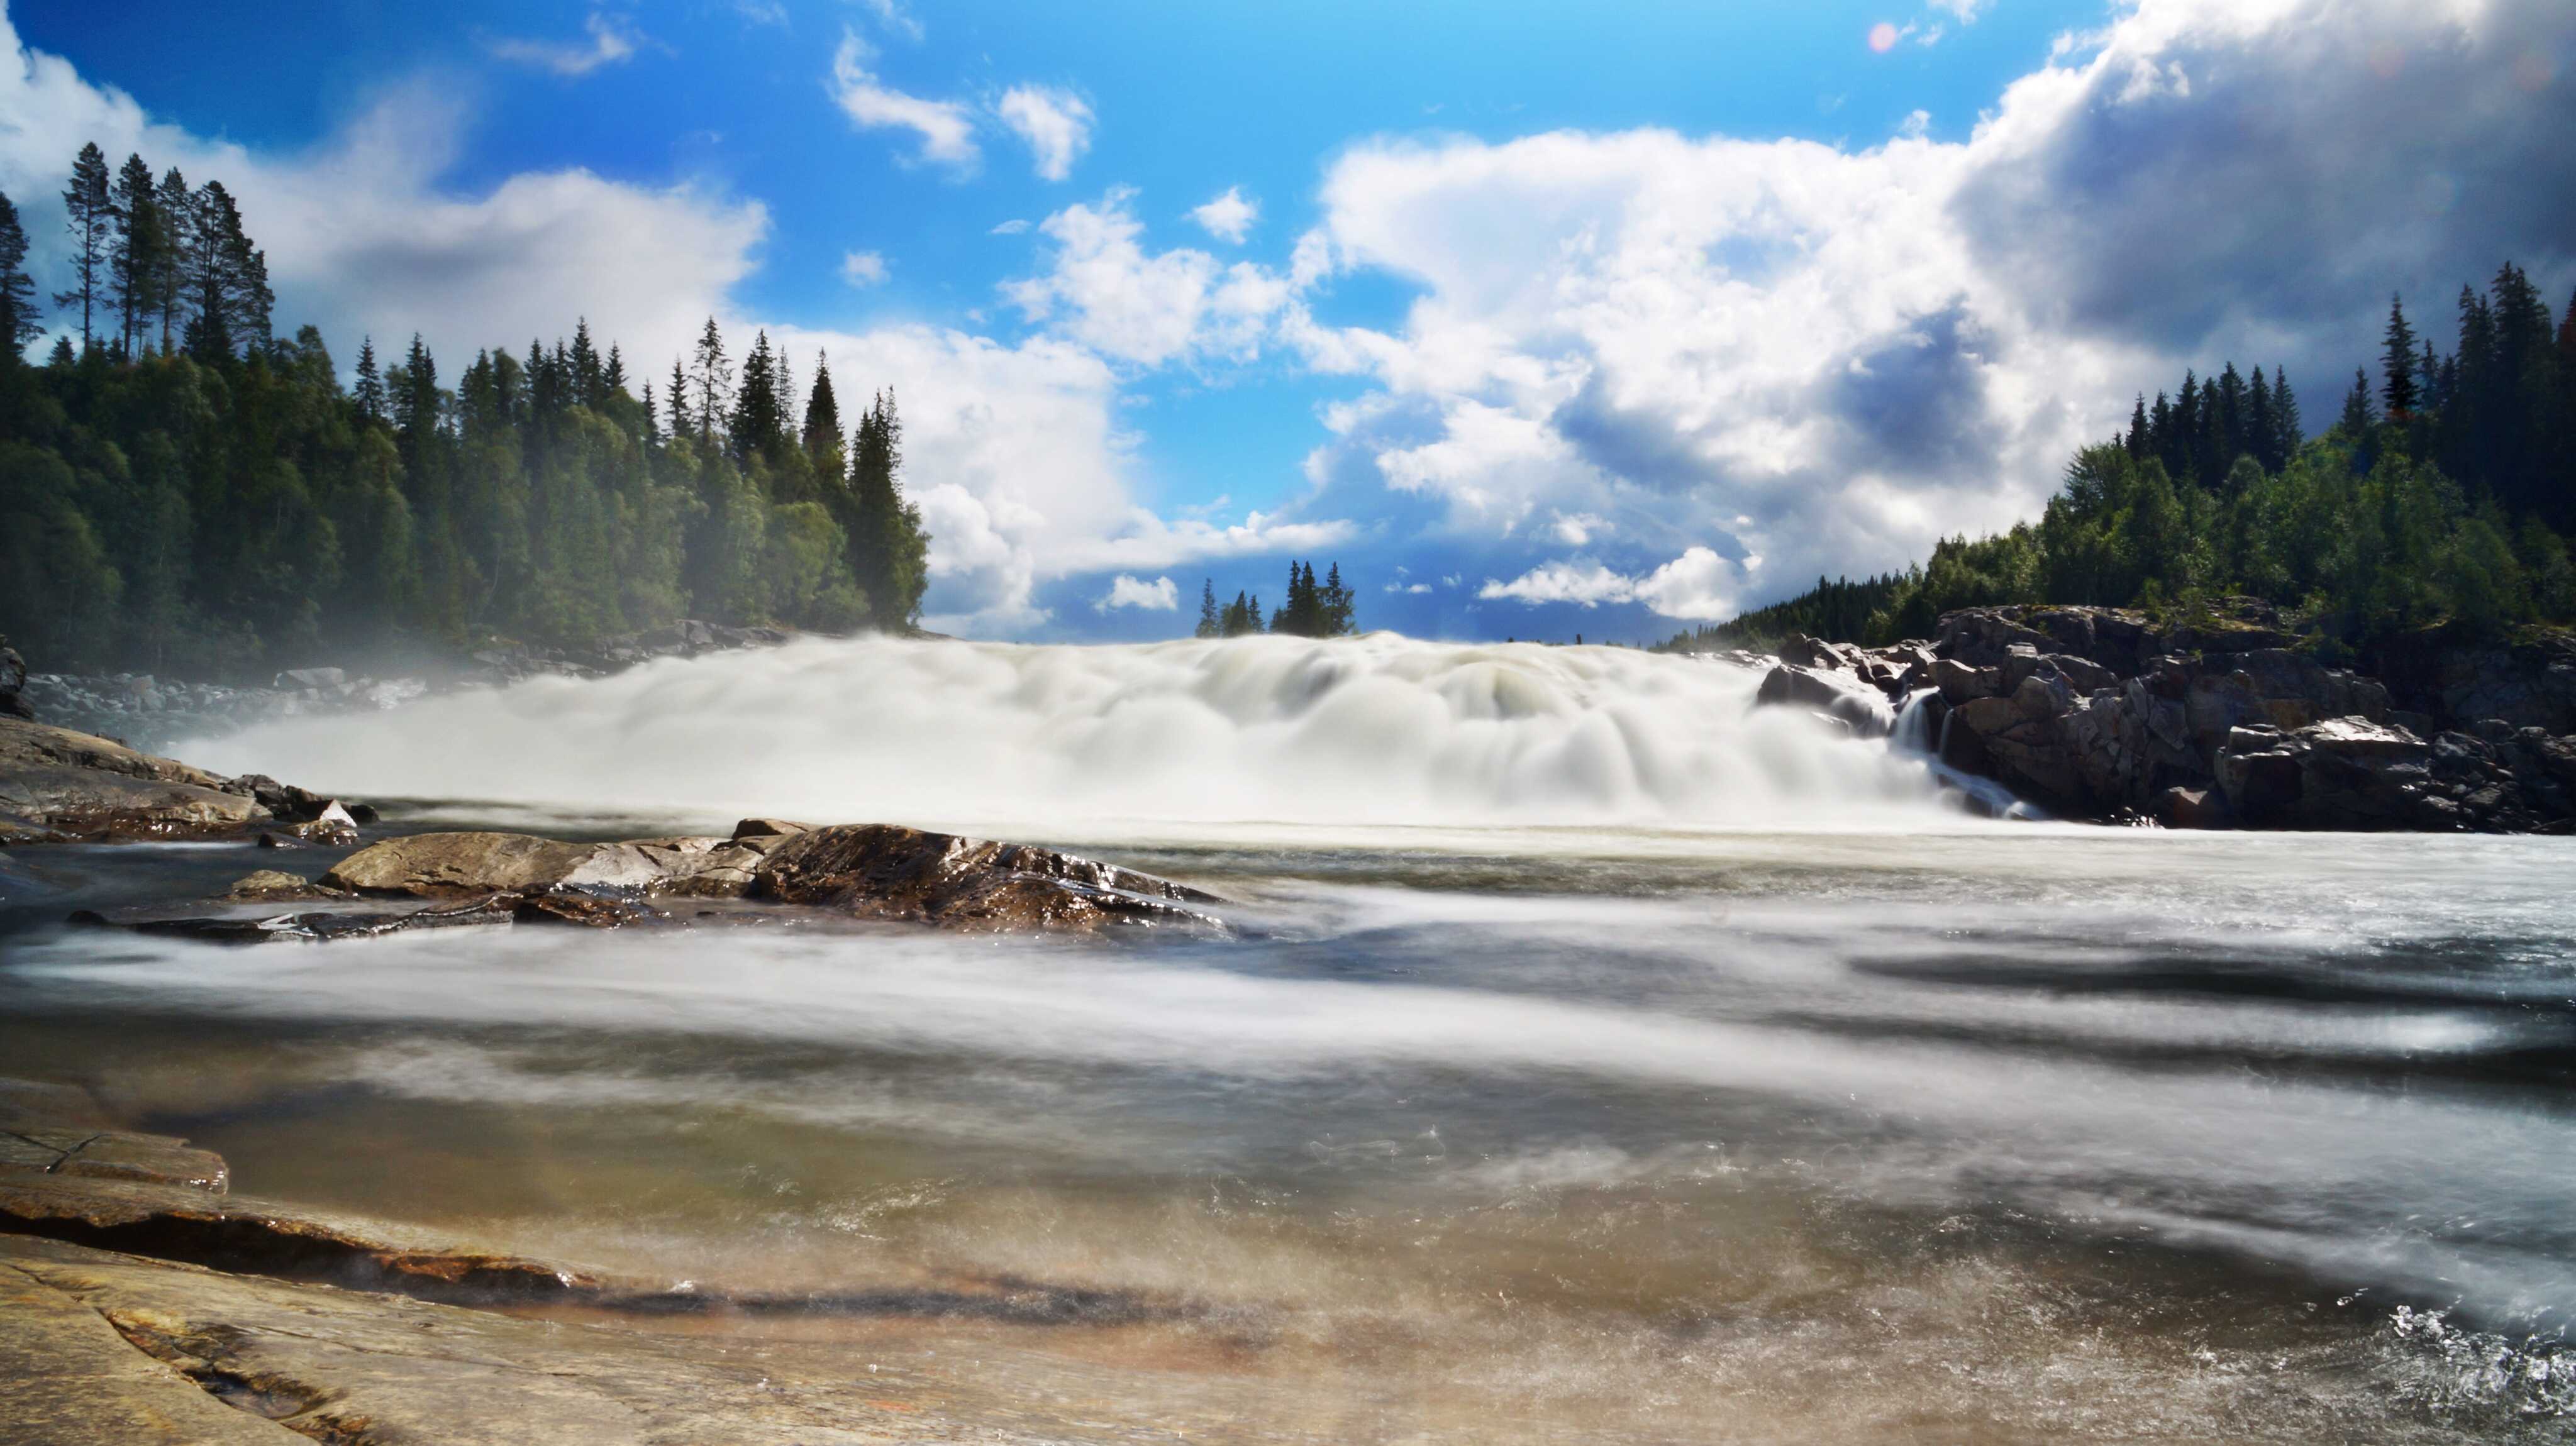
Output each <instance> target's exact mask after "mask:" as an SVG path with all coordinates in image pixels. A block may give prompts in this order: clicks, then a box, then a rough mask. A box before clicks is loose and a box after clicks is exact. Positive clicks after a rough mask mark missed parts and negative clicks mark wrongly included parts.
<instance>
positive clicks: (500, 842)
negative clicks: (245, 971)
mask: <svg viewBox="0 0 2576 1446" xmlns="http://www.w3.org/2000/svg"><path fill="white" fill-rule="evenodd" d="M594 852H596V846H593V845H587V844H568V843H558V842H557V841H555V840H553V839H550V838H538V837H535V836H534V835H531V834H523V833H420V834H410V835H407V836H405V837H402V838H389V839H386V840H385V841H384V842H382V843H379V844H376V845H374V846H372V847H369V848H365V849H361V850H359V851H358V852H356V853H354V854H351V855H350V856H349V857H347V858H345V859H342V860H341V861H340V862H339V863H337V864H335V865H333V866H332V869H331V871H330V872H329V873H326V874H324V875H323V876H322V882H323V883H324V884H327V885H329V886H330V887H332V888H338V889H347V890H349V891H351V892H353V893H359V894H376V895H386V894H406V895H411V896H413V897H417V898H440V897H452V896H455V895H459V894H477V893H527V892H529V891H531V890H535V889H543V888H550V887H552V886H554V885H556V884H558V883H561V882H563V881H564V880H565V878H566V877H567V876H569V875H570V874H571V873H572V872H573V871H574V870H575V869H576V868H578V867H580V866H581V865H582V864H584V863H586V862H588V861H589V859H590V857H591V855H592V854H593V853H594Z"/></svg>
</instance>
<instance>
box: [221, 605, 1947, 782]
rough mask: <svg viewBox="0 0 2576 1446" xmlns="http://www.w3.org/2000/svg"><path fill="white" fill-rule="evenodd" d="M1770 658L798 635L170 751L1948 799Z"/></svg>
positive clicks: (304, 773) (460, 762)
mask: <svg viewBox="0 0 2576 1446" xmlns="http://www.w3.org/2000/svg"><path fill="white" fill-rule="evenodd" d="M1758 682H1759V678H1758V677H1757V676H1756V675H1754V674H1752V673H1750V672H1748V671H1746V670H1744V669H1741V668H1736V667H1731V666H1728V665H1725V664H1721V663H1716V662H1712V661H1708V660H1703V659H1693V658H1683V657H1668V656H1661V655H1655V654H1649V653H1644V652H1638V651H1634V650H1629V649H1620V648H1603V647H1593V648H1557V647H1544V646H1539V645H1536V644H1519V645H1506V646H1499V647H1497V646H1472V645H1463V644H1450V643H1431V642H1421V641H1416V640H1413V639H1407V638H1400V637H1396V636H1394V635H1391V634H1373V635H1371V636H1368V637H1364V638H1354V639H1340V640H1334V641H1329V642H1315V641H1307V640H1301V639H1292V638H1242V639H1235V640H1231V641H1227V642H1199V641H1183V642H1172V643H1158V644H1148V645H1142V646H1131V647H1060V646H1059V647H1030V646H1016V645H1006V644H989V643H964V642H909V641H902V640H897V639H888V638H860V639H851V640H828V639H807V640H802V641H799V642H797V643H794V644H791V645H789V646H787V647H782V648H777V649H772V650H764V651H749V652H736V653H726V654H721V655H717V656H713V657H706V658H700V659H696V660H693V661H685V662H683V661H676V660H674V661H665V662H661V663H657V664H653V665H650V666H646V667H641V668H636V669H634V670H631V671H629V672H626V673H622V674H619V675H617V676H615V677H611V678H605V679H600V680H596V681H572V680H567V679H554V678H547V679H537V680H533V681H530V682H526V683H522V684H519V685H517V686H515V687H512V688H508V689H505V690H493V691H476V692H468V693H463V694H459V695H455V696H451V697H447V698H442V699H438V700H434V701H430V702H425V703H421V704H417V705H414V706H410V707H407V708H403V709H400V710H396V711H393V712H387V713H381V714H373V715H366V716H358V717H346V716H344V717H334V718H306V719H287V720H280V721H277V722H274V723H270V724H265V725H262V726H260V727H257V728H253V729H251V730H249V731H247V732H244V733H240V734H237V735H234V736H232V737H229V738H224V739H221V740H210V741H203V742H197V743H191V744H188V745H186V746H185V747H184V748H183V749H182V750H181V751H182V752H183V753H184V754H185V755H186V756H188V757H190V758H192V759H195V760H197V761H199V762H202V763H204V764H205V765H206V766H208V767H213V768H218V769H223V770H227V771H232V772H253V771H256V772H265V773H271V774H274V775H276V776H278V777H281V778H288V779H291V780H293V781H296V782H300V783H304V784H306V785H307V786H311V787H321V788H329V789H334V790H340V791H344V792H348V793H351V794H356V795H361V796H373V797H413V798H448V799H459V798H462V799H486V800H510V801H520V802H545V803H568V804H601V803H607V802H612V801H613V802H614V803H616V804H617V805H618V806H621V807H624V808H627V809H630V810H632V809H649V808H654V807H660V808H665V809H671V810H678V811H688V812H699V813H723V812H726V811H728V810H733V811H745V812H748V811H754V810H763V811H778V812H782V813H785V814H787V815H789V816H797V817H812V818H828V819H871V818H892V819H902V820H905V821H907V822H919V823H949V824H957V825H965V824H974V825H979V826H984V827H999V826H1009V825H1020V826H1028V825H1031V824H1036V825H1042V826H1048V827H1055V828H1061V827H1063V826H1064V825H1065V824H1066V823H1068V822H1069V821H1073V820H1086V819H1088V820H1099V819H1157V820H1171V821H1176V822H1202V823H1211V822H1226V821H1237V820H1263V821H1271V822H1291V823H1310V824H1345V823H1408V824H1418V823H1511V824H1529V823H1579V824H1597V823H1611V822H1655V823H1682V824H1707V823H1714V824H1728V825H1760V826H1784V825H1785V826H1803V825H1813V824H1835V823H1857V822H1867V823H1873V824H1878V825H1891V824H1893V825H1902V824H1904V823H1905V822H1907V821H1908V820H1912V821H1915V822H1917V823H1933V822H1937V821H1940V820H1943V819H1956V818H1957V817H1958V815H1957V814H1955V813H1953V812H1951V811H1949V810H1947V809H1945V808H1944V807H1943V806H1942V805H1941V804H1940V803H1939V802H1938V797H1939V789H1938V786H1937V782H1936V780H1935V779H1934V778H1933V776H1932V774H1931V772H1930V770H1929V769H1928V768H1927V767H1926V766H1925V764H1924V763H1923V762H1922V760H1921V759H1920V758H1918V757H1916V756H1914V755H1912V754H1910V753H1908V752H1906V751H1904V750H1901V749H1891V748H1890V747H1889V746H1888V745H1887V744H1886V743H1884V742H1876V741H1866V742H1864V741H1854V740H1851V739H1848V738H1841V737H1837V736H1835V734H1834V733H1833V731H1832V730H1831V729H1830V727H1829V726H1828V725H1825V724H1822V723H1820V722H1819V721H1818V720H1816V719H1813V718H1810V717H1807V716H1805V715H1804V714H1802V713H1799V712H1797V711H1795V710H1789V709H1762V710H1758V711H1757V710H1755V709H1753V707H1752V702H1753V694H1754V690H1755V687H1756V685H1757V684H1758Z"/></svg>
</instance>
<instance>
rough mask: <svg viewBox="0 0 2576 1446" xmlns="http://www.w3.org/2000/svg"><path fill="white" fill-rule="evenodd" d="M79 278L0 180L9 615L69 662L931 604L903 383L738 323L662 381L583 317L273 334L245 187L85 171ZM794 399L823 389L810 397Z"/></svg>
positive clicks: (0, 514) (225, 667)
mask: <svg viewBox="0 0 2576 1446" xmlns="http://www.w3.org/2000/svg"><path fill="white" fill-rule="evenodd" d="M64 202H65V204H66V206H67V208H68V210H69V213H70V224H71V227H72V233H73V234H72V237H71V241H72V247H73V255H74V261H75V273H74V274H75V284H74V286H73V287H71V288H70V289H68V290H66V291H64V292H62V293H59V294H57V295H55V296H53V297H52V298H51V301H52V303H53V305H54V307H55V308H57V312H56V315H57V316H58V317H59V318H60V323H61V324H62V325H63V326H65V327H67V328H69V329H70V330H72V331H76V333H77V335H78V337H79V341H78V343H77V344H75V343H74V342H73V341H72V340H71V338H70V336H68V335H66V336H65V337H64V338H63V339H62V340H61V341H60V342H58V343H57V345H56V346H55V347H54V348H53V351H52V354H51V356H50V357H49V358H48V359H47V360H45V361H44V362H43V363H41V364H30V362H29V361H28V360H27V359H26V358H25V356H24V355H23V349H24V348H25V347H26V345H27V343H29V342H30V341H31V340H33V339H35V338H36V337H38V336H41V335H42V334H43V333H44V331H45V330H46V329H47V327H46V325H45V320H44V318H45V315H46V313H45V312H44V311H43V309H42V302H41V300H40V298H39V297H38V296H37V294H36V288H35V286H34V283H33V281H32V280H31V279H30V277H29V276H28V274H27V269H26V262H27V254H28V249H29V241H28V237H27V235H26V232H25V229H24V227H23V225H22V224H21V222H20V220H19V217H18V213H17V208H16V206H15V205H14V204H13V203H11V202H10V200H9V199H8V198H6V197H5V196H0V328H5V335H6V338H7V341H8V343H9V344H8V345H7V346H5V347H0V633H5V634H6V635H7V636H8V637H10V638H11V639H12V640H13V641H14V642H15V644H16V645H17V646H18V647H20V648H21V649H23V650H24V651H26V652H27V653H28V655H29V656H31V657H34V658H40V659H42V660H44V664H45V665H46V666H49V667H53V668H59V669H64V670H82V669H89V670H105V669H109V668H132V669H139V670H149V671H156V672H169V673H176V674H180V675H183V676H200V677H219V676H228V675H229V676H243V675H249V676H256V675H258V674H260V673H262V672H264V671H266V670H270V669H274V668H278V667H291V666H296V665H298V664H299V663H301V662H305V661H310V660H315V659H323V658H328V657H332V656H338V655H345V654H346V653H347V652H350V651H353V650H359V649H385V648H397V649H401V648H408V649H412V650H415V651H450V650H455V649H461V648H472V647H480V646H484V645H487V644H489V643H492V642H498V641H516V642H528V643H536V644H560V643H565V642H577V641H586V640H590V639H596V638H599V637H602V636H606V635H612V634H617V633H623V632H629V631H634V630H638V629H642V628H648V627H653V626H657V625H659V624H662V623H665V622H669V621H671V620H673V619H676V618H680V617H684V616H690V617H699V618H704V619H707V620H710V621H715V622H723V623H730V624H734V625H750V624H759V623H777V624H787V625H792V626H796V627H802V628H811V629H818V630H824V631H832V632H846V631H851V630H855V629H860V628H875V629H884V630H895V631H900V630H903V629H905V628H907V627H909V626H911V625H913V624H914V623H915V622H916V621H917V619H918V617H919V614H920V608H921V597H922V591H923V588H924V585H925V583H926V581H927V576H926V573H927V549H928V541H929V539H928V537H927V535H926V534H925V533H924V532H923V530H922V524H921V516H920V513H919V511H918V510H917V509H916V508H915V507H913V506H912V505H911V504H909V503H908V502H906V501H905V500H904V496H903V489H902V482H901V475H902V468H903V424H902V421H901V419H900V417H899V415H898V413H897V410H896V405H895V398H894V395H893V393H892V391H891V390H883V391H878V392H875V393H874V394H873V395H870V396H868V397H866V398H865V399H864V400H859V399H855V398H854V400H853V403H852V405H851V408H850V411H851V413H852V415H848V416H845V415H844V413H843V411H842V407H841V403H840V401H839V397H838V393H837V392H836V391H835V389H834V385H833V379H832V376H831V373H830V370H829V367H828V364H827V362H826V360H825V359H823V358H819V357H818V358H816V359H815V362H814V370H813V374H812V381H811V384H810V386H805V387H800V386H799V385H798V379H797V377H796V376H795V374H794V365H793V363H792V361H791V359H790V358H789V357H787V356H786V355H784V354H783V353H781V352H779V351H778V350H776V349H774V348H773V347H772V346H771V345H770V342H769V339H768V336H767V335H766V333H762V334H760V335H758V336H755V337H754V338H753V339H752V341H751V343H750V344H749V346H748V347H747V348H745V347H742V346H741V344H740V339H739V338H730V339H729V338H727V337H726V336H724V335H723V333H722V332H721V330H720V329H719V328H718V327H717V325H716V323H715V322H714V320H713V319H710V320H709V321H708V322H707V325H706V329H705V331H704V332H703V334H702V335H701V336H700V337H699V339H698V340H697V342H696V344H695V346H694V347H693V348H692V349H691V351H690V353H689V355H687V356H686V357H685V358H682V359H680V360H679V361H677V362H675V363H674V365H673V368H672V370H671V372H670V374H669V376H668V377H667V378H666V379H662V380H660V382H659V385H658V386H657V384H656V381H655V380H654V379H651V378H646V377H642V376H638V375H636V374H635V373H634V372H632V371H630V369H629V363H628V361H627V359H626V358H625V356H624V355H623V354H622V352H621V350H620V348H619V346H618V345H617V344H616V343H615V342H614V341H613V340H612V341H609V342H607V343H606V345H605V347H604V348H603V345H602V342H601V339H599V338H594V337H593V336H592V335H591V334H590V332H589V329H588V326H587V325H586V324H584V325H582V326H579V327H576V329H575V330H574V333H573V335H572V336H571V337H569V338H560V337H559V338H553V339H543V338H540V339H536V340H531V341H529V342H528V343H527V344H526V348H525V350H523V351H519V352H515V353H514V352H513V351H512V350H510V349H509V348H508V347H507V346H495V347H492V348H490V349H488V350H485V351H482V352H479V353H477V354H476V355H475V356H474V357H473V358H472V360H471V361H468V362H466V363H465V364H464V365H462V366H461V367H459V366H455V364H454V362H453V359H450V361H449V362H448V366H449V367H450V368H451V370H449V371H446V372H444V373H442V371H441V362H440V359H439V358H437V357H435V356H433V355H432V354H431V352H430V349H429V348H428V347H427V346H425V345H423V344H422V342H421V341H420V340H419V339H418V338H417V337H414V338H412V339H410V341H409V343H408V345H407V346H403V345H393V346H389V347H388V348H387V349H386V351H385V352H384V353H383V354H379V351H378V349H377V347H376V344H375V341H374V339H372V338H368V339H364V340H362V341H361V342H360V344H359V351H358V356H357V358H356V365H355V367H354V375H355V381H354V383H353V384H349V385H344V384H343V382H342V379H341V371H340V367H339V365H338V363H337V361H336V360H335V359H334V357H333V356H332V354H331V351H330V349H329V348H328V346H327V345H326V344H325V342H324V339H323V337H322V335H321V334H320V332H318V331H317V330H315V329H314V328H312V327H310V326H307V327H302V328H300V329H298V330H297V331H296V332H295V334H294V335H293V336H291V337H284V336H279V335H277V334H276V333H275V332H274V331H273V330H272V324H271V316H270V313H271V309H272V307H273V305H274V298H273V297H272V295H271V293H270V290H269V286H268V280H267V267H266V261H265V257H264V254H263V253H262V251H261V250H260V249H259V247H258V246H257V245H256V244H255V243H254V242H253V241H252V239H251V238H250V236H249V235H248V234H247V233H246V231H245V229H244V226H245V223H244V219H243V217H242V215H241V213H240V210H239V208H238V207H237V206H236V205H235V204H234V202H233V199H232V197H231V196H230V195H229V194H228V193H227V192H226V191H225V189H224V186H223V183H222V182H221V181H220V180H212V179H209V180H206V181H204V182H202V183H199V184H192V183H190V182H189V181H188V180H187V179H186V178H185V177H183V176H182V175H181V174H180V173H179V172H178V171H177V170H175V169H173V170H169V171H166V172H164V173H163V174H161V175H160V176H158V177H157V178H156V177H155V176H154V175H153V173H152V170H151V168H150V166H148V165H147V164H146V163H145V162H144V161H143V160H142V158H140V157H139V156H136V157H128V158H127V159H126V161H125V162H124V164H123V165H122V166H120V167H116V168H114V169H113V170H111V168H110V167H109V165H108V162H107V159H106V157H105V156H104V155H102V154H101V153H100V151H99V149H98V147H97V146H95V145H91V146H88V147H86V148H84V149H83V150H82V151H81V153H80V155H79V158H78V160H77V161H76V162H75V164H74V166H73V169H72V175H71V179H70V183H69V185H68V187H67V188H66V189H65V191H64ZM799 399H801V400H802V407H801V411H800V409H799V408H798V407H797V405H796V403H797V401H798V400H799Z"/></svg>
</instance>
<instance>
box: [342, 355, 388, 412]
mask: <svg viewBox="0 0 2576 1446" xmlns="http://www.w3.org/2000/svg"><path fill="white" fill-rule="evenodd" d="M349 400H350V401H351V402H353V403H355V404H356V405H357V408H358V415H359V416H360V417H362V418H364V419H366V420H367V421H370V422H382V421H384V420H385V405H386V403H385V379H384V375H383V374H382V373H381V372H379V371H378V370H377V369H376V339H375V338H374V337H372V336H370V337H366V338H364V339H363V340H361V341H360V342H359V343H358V384H357V385H356V386H355V387H352V388H351V389H350V391H349Z"/></svg>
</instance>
